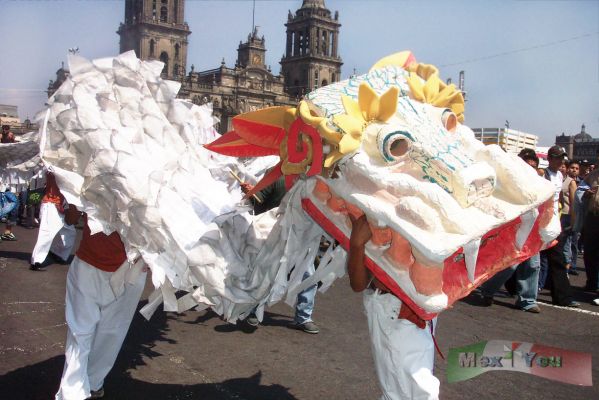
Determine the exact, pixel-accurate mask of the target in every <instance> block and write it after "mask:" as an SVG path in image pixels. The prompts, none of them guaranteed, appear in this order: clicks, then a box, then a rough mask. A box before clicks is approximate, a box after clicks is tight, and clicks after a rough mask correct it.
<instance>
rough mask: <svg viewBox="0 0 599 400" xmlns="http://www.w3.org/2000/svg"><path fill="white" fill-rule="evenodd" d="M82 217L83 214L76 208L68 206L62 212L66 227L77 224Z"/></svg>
mask: <svg viewBox="0 0 599 400" xmlns="http://www.w3.org/2000/svg"><path fill="white" fill-rule="evenodd" d="M82 215H83V213H82V212H81V211H79V210H78V209H77V207H75V206H74V205H72V204H69V207H68V208H66V209H65V210H64V221H65V222H66V223H67V225H75V224H76V223H77V222H79V218H81V216H82Z"/></svg>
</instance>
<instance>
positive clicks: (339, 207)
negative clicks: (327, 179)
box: [327, 194, 347, 214]
mask: <svg viewBox="0 0 599 400" xmlns="http://www.w3.org/2000/svg"><path fill="white" fill-rule="evenodd" d="M327 206H329V208H330V209H331V210H333V211H334V212H338V213H342V214H347V206H346V205H345V201H344V200H343V199H342V198H341V197H337V196H335V195H334V194H331V198H330V199H329V200H328V201H327Z"/></svg>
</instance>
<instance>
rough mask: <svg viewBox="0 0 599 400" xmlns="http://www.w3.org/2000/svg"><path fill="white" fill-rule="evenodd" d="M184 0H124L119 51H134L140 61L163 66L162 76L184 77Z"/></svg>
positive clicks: (187, 34) (185, 39)
mask: <svg viewBox="0 0 599 400" xmlns="http://www.w3.org/2000/svg"><path fill="white" fill-rule="evenodd" d="M184 11H185V0H126V1H125V22H124V23H121V25H120V26H119V29H118V31H117V33H118V34H119V36H120V38H121V41H120V50H121V51H120V52H121V53H123V52H125V51H129V50H134V51H135V54H136V55H137V57H139V58H141V59H142V60H151V59H156V60H160V61H162V62H163V63H164V70H163V74H164V75H165V76H166V77H169V78H171V77H177V76H182V75H185V73H186V71H187V45H188V40H187V37H188V36H189V35H190V34H191V31H190V30H189V26H188V25H187V22H185V20H184V18H185V12H184Z"/></svg>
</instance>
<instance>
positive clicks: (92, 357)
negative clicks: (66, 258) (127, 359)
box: [56, 257, 146, 400]
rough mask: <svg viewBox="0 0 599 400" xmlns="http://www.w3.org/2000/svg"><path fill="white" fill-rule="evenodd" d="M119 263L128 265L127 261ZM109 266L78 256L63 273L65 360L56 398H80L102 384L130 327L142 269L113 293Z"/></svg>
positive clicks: (140, 291)
mask: <svg viewBox="0 0 599 400" xmlns="http://www.w3.org/2000/svg"><path fill="white" fill-rule="evenodd" d="M120 268H128V262H127V261H126V262H125V264H124V265H122V266H121V267H120ZM112 275H113V273H112V272H105V271H102V270H100V269H97V268H95V267H93V266H91V265H89V264H88V263H86V262H84V261H82V260H80V259H79V258H78V257H75V258H74V259H73V262H72V263H71V266H70V267H69V272H68V275H67V294H66V321H67V325H68V332H67V342H66V345H65V364H64V370H63V372H62V379H61V381H60V388H59V389H58V393H56V400H84V399H87V398H88V397H89V396H90V390H98V389H100V388H101V387H102V386H103V385H104V378H105V377H106V375H108V372H109V371H110V370H111V369H112V366H113V365H114V362H115V360H116V357H117V355H118V353H119V351H120V349H121V346H122V344H123V340H124V339H125V336H126V335H127V331H128V330H129V325H130V324H131V320H132V319H133V314H134V313H135V309H136V307H137V304H138V302H139V298H140V297H141V294H142V292H143V289H144V285H145V282H146V274H145V273H141V274H139V275H138V276H137V277H136V278H135V281H134V282H133V283H125V290H124V292H123V293H122V294H121V295H120V296H118V297H116V296H115V295H114V293H113V290H112V288H111V286H110V278H111V276H112Z"/></svg>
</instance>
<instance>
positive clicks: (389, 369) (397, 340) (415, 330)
mask: <svg viewBox="0 0 599 400" xmlns="http://www.w3.org/2000/svg"><path fill="white" fill-rule="evenodd" d="M364 308H365V309H366V315H367V317H368V329H369V331H370V340H371V342H372V343H371V344H372V354H373V357H374V365H375V368H376V373H377V376H378V379H379V383H380V385H381V389H382V390H383V396H382V397H381V398H380V399H381V400H399V399H422V400H425V399H426V400H433V399H438V398H439V380H438V379H437V378H435V376H434V375H433V367H434V361H435V345H434V342H433V337H432V334H431V331H430V325H429V324H430V323H427V327H426V328H425V329H420V328H419V327H417V326H416V325H415V324H413V323H412V322H410V321H408V320H405V319H398V318H397V316H398V315H399V309H400V308H401V301H400V300H399V299H398V298H397V297H395V296H393V295H392V294H381V293H380V292H379V291H378V290H377V291H374V290H371V289H366V290H365V291H364ZM432 323H433V325H436V318H435V319H434V320H433V322H432Z"/></svg>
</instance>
